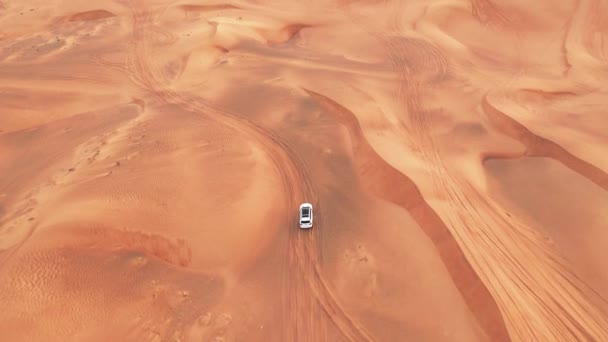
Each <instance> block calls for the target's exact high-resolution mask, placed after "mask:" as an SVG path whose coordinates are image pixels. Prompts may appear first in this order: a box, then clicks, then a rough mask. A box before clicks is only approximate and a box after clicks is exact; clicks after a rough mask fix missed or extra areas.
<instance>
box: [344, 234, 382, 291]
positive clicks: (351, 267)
mask: <svg viewBox="0 0 608 342" xmlns="http://www.w3.org/2000/svg"><path fill="white" fill-rule="evenodd" d="M344 259H345V261H346V265H347V267H346V269H347V271H348V277H349V278H351V279H350V280H349V282H348V283H350V284H351V285H352V286H355V287H356V290H357V291H358V292H363V293H364V294H365V296H366V297H371V296H373V295H374V293H375V292H376V290H377V287H378V276H377V268H376V261H375V258H374V256H373V255H372V254H371V253H370V252H369V251H368V250H367V249H366V248H365V246H364V245H363V244H357V245H356V246H355V248H353V249H347V250H345V251H344Z"/></svg>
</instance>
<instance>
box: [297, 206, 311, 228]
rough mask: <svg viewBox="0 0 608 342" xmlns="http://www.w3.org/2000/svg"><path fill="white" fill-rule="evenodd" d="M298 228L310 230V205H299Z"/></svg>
mask: <svg viewBox="0 0 608 342" xmlns="http://www.w3.org/2000/svg"><path fill="white" fill-rule="evenodd" d="M300 228H312V204H310V203H302V205H300Z"/></svg>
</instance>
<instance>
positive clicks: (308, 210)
mask: <svg viewBox="0 0 608 342" xmlns="http://www.w3.org/2000/svg"><path fill="white" fill-rule="evenodd" d="M309 215H310V209H309V208H302V216H305V217H308V216H309Z"/></svg>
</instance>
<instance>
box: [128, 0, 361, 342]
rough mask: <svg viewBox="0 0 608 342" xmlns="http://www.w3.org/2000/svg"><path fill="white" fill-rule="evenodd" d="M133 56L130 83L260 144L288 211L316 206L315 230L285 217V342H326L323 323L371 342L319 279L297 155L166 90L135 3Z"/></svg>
mask: <svg viewBox="0 0 608 342" xmlns="http://www.w3.org/2000/svg"><path fill="white" fill-rule="evenodd" d="M132 9H133V20H134V22H133V34H134V42H133V43H134V53H133V55H132V56H131V58H130V59H129V61H128V70H129V71H130V74H131V78H132V80H133V82H135V83H136V84H137V85H139V86H140V87H141V88H142V89H144V90H146V91H147V92H149V93H150V94H151V95H153V96H155V97H157V98H159V99H161V100H162V101H163V102H166V103H170V104H175V105H178V106H180V107H181V108H183V109H185V110H188V111H191V112H193V113H197V114H200V115H202V116H204V117H205V118H207V119H210V120H213V121H215V122H217V123H218V124H221V125H224V126H226V127H228V128H230V129H232V130H234V131H235V132H237V133H239V134H241V135H243V136H245V137H248V138H250V139H251V140H252V141H254V142H256V143H258V144H260V146H262V147H263V148H264V150H265V151H266V153H267V155H268V157H269V158H270V159H271V161H272V162H273V164H274V165H275V168H276V172H277V173H278V174H279V176H280V177H281V182H282V185H283V188H284V189H285V191H286V199H285V200H286V204H287V207H288V208H297V207H298V206H299V204H300V203H301V202H304V201H310V202H312V203H313V204H315V205H316V207H317V210H316V212H317V214H316V215H315V216H316V224H315V229H312V230H311V231H302V230H300V229H298V228H297V227H298V226H297V215H296V213H293V215H291V214H290V215H289V216H288V218H287V220H286V223H287V224H288V226H287V229H288V231H289V233H288V236H289V239H288V240H289V242H288V249H289V250H288V266H289V269H288V270H287V273H288V274H287V275H286V279H285V281H286V283H287V284H286V287H287V292H286V294H284V295H283V299H284V300H286V303H285V306H286V307H285V308H284V309H285V310H286V311H287V312H286V313H285V316H286V317H288V320H287V323H286V326H285V329H286V330H285V331H284V336H285V340H286V341H324V340H327V334H326V326H325V322H326V320H329V321H330V322H331V323H333V325H334V326H335V327H336V328H337V329H339V331H340V332H341V333H342V334H343V336H344V337H346V338H348V339H349V340H351V341H359V340H363V341H371V340H372V338H371V336H370V335H369V334H368V333H367V332H366V330H365V328H364V327H362V326H361V325H360V324H359V323H357V322H356V321H355V320H354V319H353V318H352V317H350V316H349V314H348V313H347V312H346V311H345V310H344V309H343V308H342V306H341V305H340V303H339V301H338V299H337V297H336V295H335V294H334V293H333V292H332V290H331V288H330V286H329V284H328V282H327V281H326V280H325V279H324V277H323V274H322V271H321V266H320V256H319V238H320V231H321V230H322V229H323V216H322V213H321V212H320V210H319V209H320V206H319V203H318V199H317V197H316V195H315V193H314V188H313V185H312V183H311V181H310V179H309V178H308V176H307V171H306V166H305V164H304V162H303V160H302V159H301V157H300V156H299V155H298V154H297V152H296V151H295V150H294V149H293V148H292V147H291V146H290V145H289V144H288V143H287V142H286V141H285V140H284V139H282V138H281V136H280V135H278V134H276V133H275V132H272V131H270V130H268V129H265V128H263V127H261V126H258V125H256V124H254V123H252V122H251V121H249V120H247V119H245V118H243V117H240V116H238V115H235V114H232V113H228V112H226V111H223V110H221V109H218V108H216V107H214V106H212V105H210V104H209V103H208V102H207V101H205V100H204V99H202V98H200V97H197V96H194V95H191V94H183V93H178V92H176V91H174V90H172V89H170V88H169V87H167V86H166V84H165V80H163V79H162V77H161V76H158V75H162V73H161V72H159V71H158V70H155V69H157V68H156V67H155V66H154V62H153V60H151V59H150V56H151V51H150V49H149V48H150V45H151V42H152V39H153V37H151V36H150V35H149V33H148V32H147V30H149V29H153V32H156V31H158V30H159V28H158V27H153V21H152V18H151V17H150V15H149V13H146V12H145V11H143V10H142V9H141V6H137V5H136V4H135V5H134V6H133V8H132Z"/></svg>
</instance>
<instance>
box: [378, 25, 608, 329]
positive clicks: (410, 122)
mask: <svg viewBox="0 0 608 342" xmlns="http://www.w3.org/2000/svg"><path fill="white" fill-rule="evenodd" d="M372 35H373V36H376V37H377V38H378V39H379V41H380V42H382V43H384V45H385V48H386V49H385V50H386V52H387V54H388V55H389V57H390V58H391V60H392V63H393V67H394V70H395V72H396V73H397V74H398V75H399V77H400V82H399V86H398V93H399V96H398V101H400V102H401V103H402V106H403V108H404V110H405V111H407V115H405V117H404V120H403V121H402V122H401V124H402V126H403V127H404V129H405V130H406V131H407V132H408V133H409V134H411V138H412V140H413V142H414V144H415V146H416V148H417V149H418V151H420V152H421V153H420V154H421V156H422V158H423V160H424V162H425V163H426V164H427V167H428V170H429V171H430V174H431V179H432V181H433V185H434V187H435V189H436V191H440V192H441V193H442V196H443V197H445V198H446V201H445V203H446V206H444V207H442V210H441V216H442V218H444V220H446V222H447V223H448V227H449V228H450V230H451V232H452V234H453V236H454V237H455V238H456V240H457V241H458V244H459V245H460V247H461V248H462V250H463V252H464V253H465V255H466V256H467V258H468V259H469V261H470V262H471V264H472V266H473V268H474V269H475V270H476V272H477V273H478V274H479V276H480V278H481V279H482V280H483V282H484V283H485V284H486V286H487V288H488V290H489V291H490V293H491V294H492V296H493V297H494V299H495V300H496V302H497V304H498V306H499V307H500V310H501V312H502V314H503V317H504V319H505V320H506V325H507V329H508V330H509V334H510V337H511V338H512V339H514V340H521V341H530V340H545V341H548V340H550V341H562V340H565V341H569V340H596V341H604V340H608V317H607V316H606V313H605V312H603V311H602V310H603V308H602V307H601V303H602V299H601V298H598V296H597V294H596V293H594V292H593V291H592V290H591V289H590V288H589V287H588V286H587V285H586V284H585V283H584V282H582V281H581V280H580V279H579V278H578V277H577V276H576V275H575V274H574V273H573V272H572V271H571V270H570V269H569V268H568V266H567V264H566V262H564V260H563V259H562V258H561V257H560V256H559V254H558V253H557V252H556V251H555V250H554V249H553V247H552V246H551V245H550V244H548V243H547V241H546V238H545V237H544V236H542V235H541V234H540V233H538V232H537V231H536V230H534V229H533V228H532V227H529V226H527V225H526V224H524V223H523V222H520V221H518V220H517V218H511V217H508V216H506V215H505V213H504V211H503V210H501V207H500V206H499V205H498V204H496V203H494V202H493V201H491V200H490V199H489V198H487V197H484V196H483V195H482V194H481V193H479V191H478V190H477V189H476V188H474V187H473V186H472V185H471V184H470V183H469V182H468V181H467V180H466V179H465V178H463V177H462V176H461V175H459V174H454V172H453V171H451V170H450V169H449V168H448V167H447V166H446V165H445V163H444V160H443V158H442V156H441V155H440V152H439V149H438V146H437V143H436V142H435V139H434V137H433V135H432V123H431V122H430V117H431V116H432V114H433V113H432V112H431V111H429V110H428V109H426V108H425V107H424V106H423V105H422V103H421V101H420V98H421V95H422V94H421V89H422V86H425V87H426V86H427V84H425V80H428V75H427V73H429V72H430V73H433V72H436V73H437V72H439V73H440V72H442V71H443V70H448V67H449V65H448V61H447V60H446V59H445V57H443V55H442V54H441V52H440V51H438V50H437V49H435V48H434V47H432V46H431V45H430V44H428V43H425V44H419V45H418V47H419V48H424V49H427V50H428V51H425V52H420V51H411V50H410V49H408V46H407V45H404V44H403V43H400V42H399V41H395V40H388V39H385V38H384V37H383V36H381V35H379V34H372ZM425 46H426V47H425ZM417 56H428V57H430V58H432V60H428V61H426V62H421V61H418V60H417ZM414 63H416V65H420V66H426V67H427V69H426V70H424V69H422V70H421V69H419V68H415V67H413V66H414V65H413V64H414ZM437 76H438V77H440V76H441V75H437ZM598 303H599V304H598Z"/></svg>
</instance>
